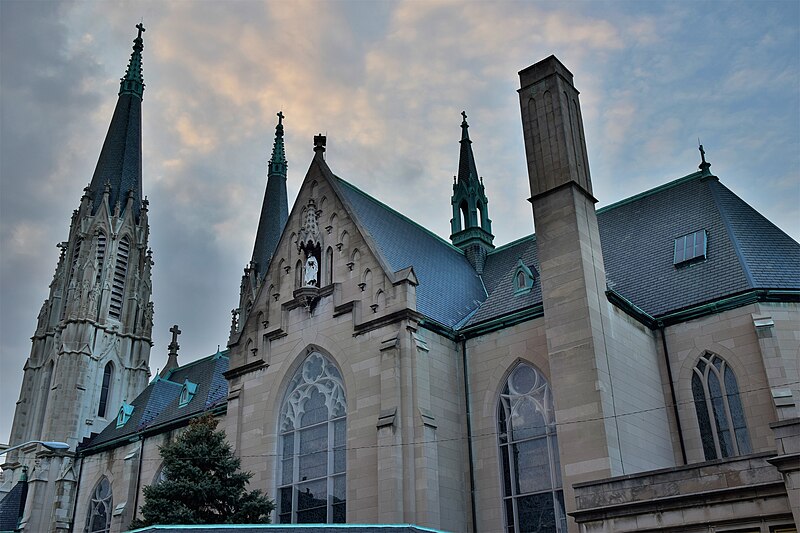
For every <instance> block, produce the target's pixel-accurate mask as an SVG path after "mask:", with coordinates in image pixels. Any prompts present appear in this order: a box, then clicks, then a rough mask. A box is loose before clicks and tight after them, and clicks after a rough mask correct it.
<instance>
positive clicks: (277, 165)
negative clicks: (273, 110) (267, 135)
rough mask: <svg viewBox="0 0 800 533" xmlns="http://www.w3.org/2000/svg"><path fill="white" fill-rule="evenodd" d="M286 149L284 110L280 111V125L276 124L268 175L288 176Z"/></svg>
mask: <svg viewBox="0 0 800 533" xmlns="http://www.w3.org/2000/svg"><path fill="white" fill-rule="evenodd" d="M286 167H287V164H286V150H285V149H284V146H283V111H278V125H277V126H275V141H274V142H273V144H272V157H271V158H270V160H269V171H268V172H267V176H272V175H278V176H283V177H284V178H285V177H286Z"/></svg>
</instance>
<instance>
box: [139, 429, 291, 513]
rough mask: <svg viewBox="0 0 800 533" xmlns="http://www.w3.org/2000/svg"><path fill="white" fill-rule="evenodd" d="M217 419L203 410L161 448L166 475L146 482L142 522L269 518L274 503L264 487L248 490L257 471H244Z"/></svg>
mask: <svg viewBox="0 0 800 533" xmlns="http://www.w3.org/2000/svg"><path fill="white" fill-rule="evenodd" d="M216 427H217V421H216V420H215V419H214V417H213V416H211V415H208V414H207V415H203V416H201V417H198V418H195V419H194V420H192V421H191V422H190V423H189V428H188V429H187V430H186V431H184V432H183V433H181V434H180V435H179V436H178V438H177V439H176V440H175V441H174V442H172V443H169V444H167V445H165V446H161V447H160V448H159V451H160V452H161V457H162V458H163V459H164V464H163V467H162V468H163V473H164V478H165V479H164V480H163V481H161V482H160V483H157V484H154V485H150V486H149V487H145V488H144V498H145V503H144V505H143V506H142V512H141V518H139V519H137V520H134V521H133V522H131V525H130V527H131V528H132V529H133V528H138V527H145V526H149V525H154V524H264V523H268V522H269V520H270V519H269V513H270V512H272V510H273V509H274V508H275V504H274V503H273V502H272V501H271V500H269V499H268V498H267V497H266V496H264V495H262V494H261V491H260V490H253V491H250V492H247V491H246V490H245V485H246V484H247V482H248V481H249V480H250V478H251V477H252V475H253V474H252V473H250V472H240V471H239V467H240V465H241V461H240V460H239V458H238V457H236V456H234V455H233V452H232V451H231V447H230V445H229V444H228V443H227V441H226V440H225V432H224V431H217V430H216Z"/></svg>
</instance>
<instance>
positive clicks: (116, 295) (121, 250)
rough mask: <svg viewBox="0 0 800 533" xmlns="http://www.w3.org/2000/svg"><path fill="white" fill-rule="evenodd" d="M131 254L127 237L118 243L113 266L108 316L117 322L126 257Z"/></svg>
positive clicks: (122, 297) (120, 311)
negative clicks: (115, 260) (112, 282)
mask: <svg viewBox="0 0 800 533" xmlns="http://www.w3.org/2000/svg"><path fill="white" fill-rule="evenodd" d="M130 252H131V244H130V241H129V240H128V236H127V235H126V236H125V237H123V238H122V240H120V241H119V246H118V247H117V262H116V264H115V265H114V284H113V285H112V286H111V303H110V305H109V308H108V314H109V315H110V316H111V317H112V318H116V319H117V320H119V319H120V317H122V305H123V303H124V298H125V278H126V277H127V275H128V256H129V255H130Z"/></svg>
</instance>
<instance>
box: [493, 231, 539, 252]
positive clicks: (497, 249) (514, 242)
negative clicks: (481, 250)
mask: <svg viewBox="0 0 800 533" xmlns="http://www.w3.org/2000/svg"><path fill="white" fill-rule="evenodd" d="M529 239H530V240H532V241H535V240H536V234H535V233H531V234H530V235H525V236H524V237H520V238H519V239H517V240H515V241H511V242H509V243H506V244H504V245H502V246H498V247H497V248H495V249H494V250H492V251H490V252H489V255H493V254H496V253H497V252H502V251H503V250H507V249H508V248H511V247H512V246H516V245H518V244H520V243H522V242H524V241H526V240H529Z"/></svg>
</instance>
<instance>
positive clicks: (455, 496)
mask: <svg viewBox="0 0 800 533" xmlns="http://www.w3.org/2000/svg"><path fill="white" fill-rule="evenodd" d="M138 28H139V34H138V36H137V38H136V39H135V40H134V47H133V54H132V55H131V60H130V64H129V66H128V70H127V71H126V74H125V76H124V77H123V78H122V82H121V86H120V92H119V100H118V103H117V107H116V109H115V111H114V115H113V118H112V121H111V126H110V127H109V132H108V135H107V137H106V140H105V143H104V145H103V149H102V151H101V154H100V158H99V161H98V164H97V170H96V171H95V174H94V176H93V177H92V180H91V183H90V185H89V186H88V187H87V188H86V189H85V192H84V196H83V198H82V199H81V201H80V205H79V207H78V209H77V210H76V211H75V214H74V215H73V218H72V221H71V225H70V231H69V238H68V240H67V241H66V242H64V243H63V244H62V245H61V249H62V253H61V257H60V259H59V262H58V265H57V268H56V273H55V276H54V280H53V282H52V284H51V288H50V296H49V297H48V299H47V300H46V301H45V303H44V305H43V307H42V311H41V313H40V315H39V319H38V325H37V327H36V331H35V334H34V337H33V347H32V350H31V355H30V357H29V359H28V361H27V363H26V365H25V368H24V371H25V377H24V381H23V385H22V390H21V392H20V400H19V402H18V403H17V406H16V413H15V418H14V426H13V429H12V435H11V439H10V443H11V445H12V446H13V445H16V444H21V443H24V442H27V441H36V440H37V439H40V438H42V436H45V435H46V436H47V437H48V438H49V439H58V440H63V441H65V442H67V443H68V444H69V445H70V449H69V450H65V451H64V450H62V451H59V450H55V451H53V450H49V449H47V448H46V447H44V446H43V445H42V444H37V443H36V442H33V443H30V444H29V445H27V446H26V447H23V448H22V449H20V450H18V451H16V452H11V453H10V454H9V457H7V459H6V463H5V464H4V465H2V467H3V470H4V473H5V480H6V481H5V485H4V486H3V487H2V489H1V490H2V491H3V492H4V493H5V494H4V495H0V497H2V496H4V499H3V500H2V501H0V529H2V528H4V527H8V526H7V525H5V524H8V523H9V521H13V522H14V524H13V526H12V527H11V530H15V528H16V530H20V531H26V532H40V531H42V532H44V531H48V532H66V531H75V532H78V531H87V532H93V533H97V532H102V533H118V532H120V531H125V530H126V529H127V528H128V524H130V522H131V520H132V519H133V518H135V517H136V516H137V512H138V509H139V508H140V507H141V505H142V503H143V495H142V490H143V487H145V486H147V485H150V484H153V483H158V482H159V480H160V479H161V478H162V476H163V475H165V474H164V472H163V471H162V470H161V468H160V461H159V460H158V453H159V452H158V447H159V446H160V445H163V444H164V443H166V442H169V441H170V440H172V439H174V438H175V435H176V434H178V433H179V432H180V431H181V430H182V428H183V427H185V426H186V425H187V424H188V421H189V420H190V419H192V418H193V417H195V416H197V415H199V414H202V413H209V412H210V413H212V414H214V416H216V417H217V418H218V420H219V427H220V428H221V429H224V430H225V432H226V434H227V438H228V441H229V442H230V444H231V445H232V447H233V448H234V450H235V453H236V455H237V456H239V457H240V458H241V461H242V469H243V470H245V471H250V472H253V474H254V475H253V477H252V479H251V481H250V486H251V488H258V489H261V490H262V491H264V492H266V493H267V494H268V495H269V496H270V497H271V498H274V500H275V503H276V510H275V512H274V515H273V517H272V521H273V523H276V524H287V525H290V524H302V523H306V524H307V523H330V524H336V523H347V524H352V525H357V524H408V525H410V526H413V527H416V528H422V529H425V530H441V531H458V532H461V531H465V532H500V531H505V532H531V531H532V532H548V533H551V532H557V533H566V532H569V533H574V532H579V531H580V532H587V533H588V532H595V531H596V532H611V531H645V530H646V531H665V532H666V531H696V532H712V531H714V532H723V531H727V532H733V531H737V532H740V533H741V532H761V533H778V532H783V533H788V532H791V531H794V532H796V530H797V526H796V524H797V523H798V522H800V412H799V411H798V404H799V403H800V373H799V370H800V369H799V368H798V367H799V366H800V365H799V364H798V361H799V360H800V245H799V244H798V243H797V242H795V241H794V240H793V239H792V238H790V237H789V236H788V235H786V234H785V233H784V232H782V231H781V230H780V229H778V228H777V227H776V226H775V225H774V224H772V223H771V222H770V221H769V220H767V219H766V218H765V217H764V216H763V215H761V214H760V213H758V212H757V211H756V210H754V209H753V208H752V207H750V206H749V205H748V204H747V203H746V202H745V201H743V200H742V199H740V198H739V197H737V196H736V195H735V194H734V193H733V192H731V191H730V190H729V189H728V188H727V187H726V186H725V185H724V184H723V183H722V182H721V181H720V179H719V178H718V177H717V176H715V175H714V173H713V172H712V170H711V164H710V163H709V162H708V161H707V160H706V157H705V153H704V152H703V149H702V146H701V147H700V161H701V162H700V164H699V167H698V170H697V171H694V172H690V173H689V174H687V175H686V176H683V177H680V178H677V179H675V180H674V181H671V182H669V183H665V184H663V185H662V186H660V187H657V188H655V189H652V190H649V191H644V192H639V193H637V194H634V195H632V196H630V197H629V198H626V199H625V200H622V201H620V202H617V203H615V204H612V205H609V206H606V207H604V208H602V209H595V204H596V203H597V200H596V199H595V197H594V196H593V189H592V179H591V174H590V170H589V161H588V157H587V150H586V143H585V140H584V129H583V118H582V115H581V108H580V102H579V97H578V90H577V89H576V87H575V85H574V83H573V75H572V73H570V72H569V70H567V68H566V67H565V66H564V65H563V64H562V63H561V62H560V61H559V60H558V59H557V58H555V57H554V56H550V57H548V58H546V59H543V60H542V61H539V62H537V63H535V64H533V65H531V66H529V67H528V68H525V69H523V70H522V71H521V72H520V73H519V77H520V88H519V91H518V93H519V100H520V111H521V116H522V124H523V133H524V140H525V153H526V157H527V163H528V174H529V182H530V198H529V199H528V201H529V202H530V203H531V204H532V216H533V220H534V222H535V227H536V233H535V234H534V235H530V236H527V237H524V238H522V239H519V240H517V241H514V242H511V243H507V244H502V245H500V244H499V243H496V242H494V236H493V234H492V220H491V218H490V210H491V208H490V205H491V203H490V198H491V194H492V180H491V177H488V178H487V179H486V180H485V183H484V179H483V178H482V177H481V176H480V174H479V173H478V170H477V168H478V162H477V160H476V157H475V151H473V141H472V138H471V136H470V129H469V124H468V122H467V118H468V117H467V114H466V113H462V116H461V128H460V129H461V131H460V140H459V141H458V144H459V148H458V150H456V149H455V144H456V140H457V137H456V135H455V134H456V133H457V130H456V129H455V123H454V130H455V131H454V142H453V146H454V150H453V167H454V168H457V175H456V178H455V180H454V182H453V184H452V191H453V192H452V199H451V205H450V206H442V209H443V210H447V211H446V213H447V215H446V216H451V217H452V219H451V232H452V234H451V235H450V239H449V240H445V239H442V238H440V237H439V236H437V235H435V234H434V233H432V232H431V231H429V230H427V229H425V228H423V227H421V226H420V225H418V224H416V223H415V222H413V221H412V220H410V219H409V218H407V217H406V216H404V215H402V214H401V213H398V212H397V211H394V210H393V209H391V208H389V207H388V206H387V205H385V204H384V203H382V202H381V201H380V200H378V199H376V198H374V197H372V196H371V195H370V194H369V192H368V191H362V190H360V189H359V188H357V187H355V186H354V185H352V184H351V183H350V182H349V181H347V177H346V176H343V177H340V176H338V175H336V173H335V169H331V168H330V167H329V166H328V163H327V161H326V137H325V136H323V135H317V136H315V137H314V139H313V155H310V154H309V156H310V162H309V163H308V164H307V169H306V171H305V176H304V178H303V180H302V184H301V186H300V190H299V193H298V196H297V198H296V199H295V201H294V204H293V205H292V206H291V209H289V205H288V198H287V192H286V182H287V179H290V178H289V176H288V164H287V154H286V152H285V148H284V141H283V135H284V127H290V126H289V125H290V123H291V122H290V121H291V117H288V120H287V125H285V124H284V116H283V114H282V113H278V123H277V126H276V130H275V139H274V144H273V148H272V156H271V159H270V161H269V164H268V169H267V181H266V187H265V192H264V199H263V204H262V210H261V215H260V220H259V223H258V227H257V228H253V230H254V233H255V244H254V247H253V253H252V260H251V261H250V262H249V264H247V265H246V266H245V268H244V275H243V277H242V281H241V288H240V295H239V305H238V307H237V308H236V309H234V310H233V313H232V322H231V329H230V336H229V338H228V339H227V347H226V349H224V350H218V351H217V353H215V354H209V355H208V356H207V357H205V358H202V359H199V360H197V361H194V362H192V363H188V364H185V365H180V364H179V355H178V350H179V345H178V340H179V338H178V335H179V333H180V330H179V329H178V327H177V326H175V327H174V328H173V329H172V330H171V331H172V333H173V337H172V343H171V344H170V345H169V353H168V356H167V364H166V365H165V366H164V369H163V370H162V371H161V372H160V373H159V374H158V375H157V376H154V377H153V376H150V375H149V371H148V367H149V358H150V348H151V345H152V341H151V328H152V315H153V304H152V303H151V301H150V296H151V285H150V268H151V265H152V258H151V253H150V251H149V249H148V244H147V243H148V231H149V229H148V222H147V200H146V199H143V196H142V174H141V106H142V97H143V92H144V83H143V78H142V70H141V59H142V57H141V56H142V50H143V42H142V32H143V31H144V28H143V27H142V26H141V24H140V25H139V26H138ZM473 137H475V138H476V139H478V138H479V135H473ZM476 151H477V152H478V153H479V152H480V150H476ZM687 167H688V164H687ZM431 178H434V176H431ZM291 179H299V177H298V178H291ZM145 184H146V180H145ZM443 186H444V183H443ZM448 186H449V183H448ZM259 192H260V191H259ZM524 200H525V199H520V202H519V206H520V209H527V207H525V205H526V204H525V202H524ZM155 231H158V229H157V228H155ZM154 298H155V299H156V301H157V298H158V295H157V294H156V295H155V296H154ZM193 355H199V354H193ZM127 399H132V400H131V401H130V403H128V402H127V401H126V400H127ZM12 515H13V518H8V517H12ZM355 529H357V528H355ZM282 530H283V529H280V531H282ZM287 530H288V527H287Z"/></svg>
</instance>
